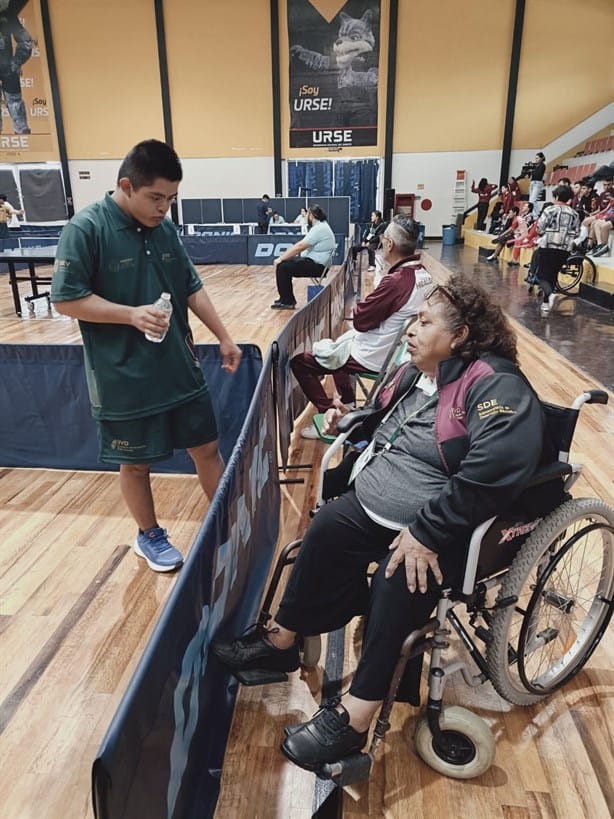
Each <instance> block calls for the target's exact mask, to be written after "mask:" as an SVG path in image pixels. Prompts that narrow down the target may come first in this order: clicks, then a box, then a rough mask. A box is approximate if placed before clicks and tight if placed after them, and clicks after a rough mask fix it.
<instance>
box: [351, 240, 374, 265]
mask: <svg viewBox="0 0 614 819" xmlns="http://www.w3.org/2000/svg"><path fill="white" fill-rule="evenodd" d="M363 250H366V251H367V253H368V254H369V267H373V266H374V265H375V248H373V247H371V245H367V247H365V246H364V245H353V246H352V259H354V261H356V257H357V256H358V254H359V253H360V252H361V251H363Z"/></svg>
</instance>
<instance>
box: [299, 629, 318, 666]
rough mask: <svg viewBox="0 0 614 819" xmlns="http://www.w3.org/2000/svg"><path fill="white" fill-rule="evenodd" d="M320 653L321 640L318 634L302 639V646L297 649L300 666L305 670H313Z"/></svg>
mask: <svg viewBox="0 0 614 819" xmlns="http://www.w3.org/2000/svg"><path fill="white" fill-rule="evenodd" d="M321 653H322V638H321V637H320V635H319V634H316V635H315V636H313V637H303V645H302V646H301V648H300V649H299V658H300V661H301V665H302V666H304V667H305V668H315V666H316V665H317V664H318V662H319V661H320V654H321Z"/></svg>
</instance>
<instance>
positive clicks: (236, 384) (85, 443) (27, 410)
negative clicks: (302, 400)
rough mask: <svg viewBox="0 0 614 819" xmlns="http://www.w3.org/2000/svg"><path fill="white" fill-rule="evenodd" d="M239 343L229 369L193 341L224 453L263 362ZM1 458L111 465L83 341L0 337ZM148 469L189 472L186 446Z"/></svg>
mask: <svg viewBox="0 0 614 819" xmlns="http://www.w3.org/2000/svg"><path fill="white" fill-rule="evenodd" d="M240 347H241V349H242V351H243V358H242V360H241V366H240V367H239V369H238V370H237V372H236V373H235V374H234V375H229V374H228V373H226V372H224V370H222V367H221V358H220V352H219V347H218V345H217V344H198V345H196V351H197V355H198V358H199V360H200V364H201V367H202V370H203V373H204V375H205V378H206V379H207V383H208V385H209V392H210V394H211V399H212V403H213V409H214V412H215V415H216V419H217V424H218V431H219V445H220V451H221V453H222V457H223V458H227V457H228V456H229V455H230V452H231V451H232V447H233V446H234V443H235V441H236V440H237V436H238V434H239V430H240V429H241V425H242V423H243V419H244V418H245V416H246V414H247V411H248V408H249V405H250V401H251V399H252V394H253V391H254V387H255V385H256V382H257V381H258V377H259V375H260V368H261V364H262V354H261V352H260V350H259V349H258V347H256V346H254V345H251V344H241V345H240ZM0 466H12V467H30V468H36V467H42V468H46V469H96V470H114V469H116V467H114V466H110V465H108V464H107V465H104V464H101V463H99V461H98V439H97V434H96V425H95V422H94V420H93V419H92V415H91V410H90V402H89V397H88V393H87V386H86V381H85V371H84V367H83V348H82V347H81V346H80V345H77V344H67V345H45V344H0ZM153 470H154V471H155V472H194V465H193V463H192V459H191V458H190V457H189V455H188V454H187V453H185V452H176V453H175V454H174V455H173V457H172V458H170V459H169V460H167V461H161V462H160V463H157V464H155V465H154V466H153Z"/></svg>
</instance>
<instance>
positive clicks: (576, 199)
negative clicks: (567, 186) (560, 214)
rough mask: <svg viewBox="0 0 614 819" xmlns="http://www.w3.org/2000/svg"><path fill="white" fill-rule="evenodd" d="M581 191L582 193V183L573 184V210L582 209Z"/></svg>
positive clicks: (571, 206)
mask: <svg viewBox="0 0 614 819" xmlns="http://www.w3.org/2000/svg"><path fill="white" fill-rule="evenodd" d="M581 191H582V183H581V182H580V181H579V180H578V181H577V182H572V183H571V192H572V194H573V195H572V198H571V201H570V203H569V207H570V208H573V209H574V210H578V208H579V207H580V198H581Z"/></svg>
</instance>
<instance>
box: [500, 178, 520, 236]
mask: <svg viewBox="0 0 614 819" xmlns="http://www.w3.org/2000/svg"><path fill="white" fill-rule="evenodd" d="M517 203H518V200H517V198H516V194H515V193H514V191H513V190H511V189H510V186H509V184H507V185H501V205H502V209H501V212H502V214H503V220H504V226H505V220H506V219H509V218H510V215H511V212H512V208H513V207H514V205H516V204H517Z"/></svg>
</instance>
